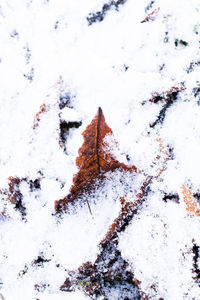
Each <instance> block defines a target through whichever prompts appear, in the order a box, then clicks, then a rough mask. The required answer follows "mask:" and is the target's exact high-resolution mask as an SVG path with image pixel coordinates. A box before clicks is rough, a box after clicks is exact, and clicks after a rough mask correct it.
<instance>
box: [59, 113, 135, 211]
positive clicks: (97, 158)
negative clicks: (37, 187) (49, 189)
mask: <svg viewBox="0 0 200 300" xmlns="http://www.w3.org/2000/svg"><path fill="white" fill-rule="evenodd" d="M112 134H113V132H112V130H111V128H110V127H109V126H108V125H107V124H106V121H105V117H104V115H103V112H102V109H101V108H99V109H98V112H97V114H96V116H95V118H94V119H93V120H92V122H91V123H90V124H89V125H88V126H87V128H86V129H85V131H84V132H83V133H82V135H83V138H84V142H83V145H82V147H81V148H80V149H79V156H78V157H77V159H76V165H77V167H78V169H79V171H78V173H77V174H76V175H75V176H74V178H73V186H72V187H71V190H70V193H69V195H68V196H66V197H65V198H64V199H61V200H58V201H56V202H55V209H56V211H57V212H59V213H60V212H62V211H65V210H66V208H67V204H68V203H72V202H74V201H75V199H77V198H79V197H80V196H81V195H82V194H83V193H87V192H88V191H90V190H91V189H92V188H93V186H94V183H95V182H96V180H97V179H98V180H100V181H101V180H102V179H104V178H105V175H104V174H105V173H106V172H109V171H114V170H116V169H121V170H123V171H131V172H137V169H136V167H135V166H132V167H130V166H127V165H125V164H124V163H120V162H118V161H117V160H116V159H115V158H114V156H113V155H112V154H111V153H110V151H109V150H108V147H107V146H108V145H107V144H106V142H105V137H106V136H107V135H112Z"/></svg>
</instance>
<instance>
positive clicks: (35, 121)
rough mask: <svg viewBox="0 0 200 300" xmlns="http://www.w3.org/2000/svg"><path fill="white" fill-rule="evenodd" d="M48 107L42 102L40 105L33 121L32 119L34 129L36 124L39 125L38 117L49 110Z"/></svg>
mask: <svg viewBox="0 0 200 300" xmlns="http://www.w3.org/2000/svg"><path fill="white" fill-rule="evenodd" d="M49 109H50V106H49V105H47V104H45V103H43V104H42V105H41V106H40V110H39V112H38V113H37V114H36V115H35V118H34V121H33V129H36V128H37V127H38V126H39V122H40V119H41V116H42V115H43V114H44V113H45V112H47V111H49Z"/></svg>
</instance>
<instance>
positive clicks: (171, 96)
mask: <svg viewBox="0 0 200 300" xmlns="http://www.w3.org/2000/svg"><path fill="white" fill-rule="evenodd" d="M184 90H185V87H184V85H183V84H182V83H181V82H180V83H178V84H177V85H175V86H173V87H171V88H170V89H169V90H167V91H164V92H162V93H154V94H153V97H152V98H151V99H149V100H148V101H149V102H151V103H158V102H165V101H171V102H172V101H173V100H175V98H176V96H177V94H178V93H179V92H181V91H184ZM144 103H145V102H144Z"/></svg>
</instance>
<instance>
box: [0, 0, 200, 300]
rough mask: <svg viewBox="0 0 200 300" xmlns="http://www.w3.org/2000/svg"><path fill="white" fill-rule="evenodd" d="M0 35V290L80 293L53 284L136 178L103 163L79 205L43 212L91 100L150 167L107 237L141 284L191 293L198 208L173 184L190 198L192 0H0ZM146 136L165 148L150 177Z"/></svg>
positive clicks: (97, 237) (170, 298)
mask: <svg viewBox="0 0 200 300" xmlns="http://www.w3.org/2000/svg"><path fill="white" fill-rule="evenodd" d="M105 4H108V5H107V6H105ZM154 10H155V13H154V14H152V15H151V16H150V17H148V20H147V19H146V22H142V21H143V20H145V18H146V17H147V15H149V14H151V13H152V12H153V11H154ZM0 42H1V44H0V140H1V143H0V192H1V193H0V195H1V202H0V211H1V217H0V293H1V294H0V297H2V299H4V298H5V299H6V300H25V299H30V300H32V299H34V300H36V299H39V300H43V299H52V300H53V299H54V300H57V299H58V300H59V299H66V300H67V299H70V300H73V299H74V300H83V299H91V297H92V296H90V295H88V294H86V293H85V292H84V288H82V287H81V286H77V289H76V290H75V291H72V292H67V291H62V290H60V286H61V285H62V284H63V283H64V281H65V279H66V277H67V274H68V272H69V271H70V270H77V269H78V268H79V266H81V265H82V264H83V263H85V262H87V261H90V262H92V263H94V261H95V259H96V257H97V255H98V254H99V251H100V249H99V243H100V242H101V240H102V239H103V237H104V236H105V234H106V232H107V230H108V228H109V226H110V225H111V224H112V222H113V220H114V219H115V218H116V217H117V216H118V213H119V209H120V208H119V207H120V204H119V199H120V197H122V196H123V195H125V194H128V195H129V196H130V197H132V198H134V197H135V194H136V193H137V191H138V185H139V183H141V182H140V180H141V178H139V177H140V176H141V174H140V175H138V178H137V175H136V176H135V178H134V179H132V178H130V174H129V176H124V177H123V176H122V177H120V174H118V173H115V174H112V175H109V176H108V178H107V180H106V181H105V183H104V184H103V185H102V186H101V187H100V188H98V189H97V190H96V192H95V193H93V194H92V195H91V199H90V198H89V199H88V201H90V202H91V210H92V213H93V214H92V216H91V214H90V211H89V210H88V206H87V205H86V203H84V204H83V205H81V206H80V205H78V204H77V207H76V208H75V209H74V210H73V211H71V212H70V213H66V214H63V216H62V217H60V218H59V217H57V216H55V210H54V202H55V200H58V199H61V198H63V197H65V196H66V195H67V194H68V193H69V190H70V187H71V185H72V180H73V175H74V174H75V173H76V172H77V167H76V157H77V156H78V149H79V148H80V147H81V145H82V143H83V137H82V135H81V133H82V132H83V131H84V130H85V128H86V126H87V125H88V124H89V123H90V122H91V120H92V119H93V118H94V116H95V114H96V112H97V109H98V107H101V108H102V110H103V113H104V115H105V119H106V122H107V123H108V125H109V126H110V127H111V128H112V130H113V133H114V136H115V139H116V140H117V142H118V146H119V153H118V154H116V155H118V160H119V161H120V162H124V163H126V164H128V165H130V166H131V165H135V166H136V167H137V168H138V169H139V170H141V172H142V173H144V174H148V175H150V176H153V180H152V183H151V185H150V189H149V191H148V194H147V196H146V199H145V201H144V203H143V205H142V206H141V207H140V209H139V211H138V212H137V214H136V215H135V216H134V218H133V219H132V220H131V222H130V224H129V225H128V226H127V228H126V229H125V230H124V231H123V232H121V233H119V237H118V238H119V241H118V246H117V247H118V250H119V251H120V252H121V256H122V258H123V259H124V260H126V261H127V263H128V265H129V268H130V270H131V272H133V273H134V277H135V279H136V280H137V282H139V285H138V286H139V289H140V292H141V295H143V297H149V298H148V299H157V300H158V299H165V300H175V299H178V300H179V299H180V300H181V299H191V300H192V299H196V300H197V299H200V263H199V253H198V252H199V249H200V248H199V247H200V217H199V214H198V213H196V214H195V213H194V212H188V210H187V206H186V203H185V202H184V195H183V186H184V187H186V188H187V189H188V191H190V193H191V195H193V196H191V197H193V199H194V200H195V201H197V202H196V203H197V205H198V200H199V199H200V172H199V166H200V155H199V153H200V117H199V115H200V50H199V47H200V1H199V0H182V1H180V0H155V1H154V0H152V1H150V0H134V1H133V0H127V1H120V0H118V1H117V0H116V1H111V0H110V1H107V2H106V0H85V1H81V0H11V1H8V0H1V1H0ZM173 88H174V90H173V92H172V90H171V89H173ZM176 88H177V89H179V91H177V90H176ZM170 90H171V92H170ZM172 93H174V94H173V95H172ZM158 95H161V97H160V98H159V97H158ZM169 95H170V96H169ZM156 96H157V100H158V101H157V100H156V101H155V99H154V98H155V97H156ZM170 97H171V98H170ZM158 98H159V99H158ZM152 99H154V100H152ZM158 141H162V144H163V145H165V147H166V148H167V149H169V152H170V155H169V158H168V161H167V162H165V167H164V168H163V169H162V172H160V173H161V174H160V176H157V173H156V172H157V171H156V168H155V166H154V163H153V162H154V161H155V158H156V156H157V155H158V153H157V151H158ZM158 168H162V167H160V166H158ZM13 178H18V179H19V182H18V183H16V185H14V192H13V191H11V190H12V187H11V185H12V180H14V179H13ZM132 183H133V185H134V184H135V188H134V187H133V188H131V184H132ZM15 192H16V194H17V197H18V200H19V199H20V203H21V206H20V207H21V212H20V211H19V209H17V208H16V203H15V201H14V200H13V201H12V199H11V197H12V196H13V193H15ZM94 199H95V200H94ZM23 209H24V210H25V212H23ZM112 293H113V294H112ZM112 293H111V292H110V291H109V299H108V300H120V299H131V298H128V292H127V295H124V291H123V296H122V294H120V288H119V289H116V291H115V290H112ZM3 297H4V298H3ZM105 297H106V296H104V295H100V296H99V297H98V299H107V298H105ZM126 297H127V298H126ZM141 297H142V296H141ZM92 299H93V298H92ZM145 299H147V298H145Z"/></svg>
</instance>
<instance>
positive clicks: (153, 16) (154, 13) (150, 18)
mask: <svg viewBox="0 0 200 300" xmlns="http://www.w3.org/2000/svg"><path fill="white" fill-rule="evenodd" d="M159 12H160V7H158V8H156V9H154V10H153V11H152V12H151V13H150V14H148V15H147V16H146V17H145V19H144V20H143V21H141V23H145V22H149V21H155V19H156V17H157V16H158V14H159Z"/></svg>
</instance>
